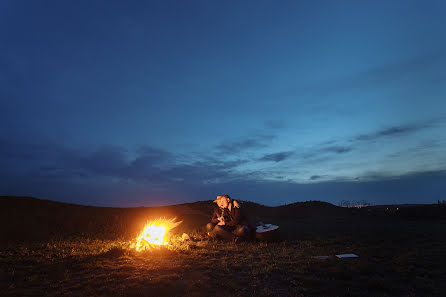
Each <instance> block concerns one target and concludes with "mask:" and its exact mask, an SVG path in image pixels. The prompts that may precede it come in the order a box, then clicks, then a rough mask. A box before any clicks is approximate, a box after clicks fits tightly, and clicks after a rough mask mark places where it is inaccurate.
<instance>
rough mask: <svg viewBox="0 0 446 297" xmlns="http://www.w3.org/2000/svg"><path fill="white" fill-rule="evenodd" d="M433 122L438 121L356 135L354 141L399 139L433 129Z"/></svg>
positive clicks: (436, 120)
mask: <svg viewBox="0 0 446 297" xmlns="http://www.w3.org/2000/svg"><path fill="white" fill-rule="evenodd" d="M435 122H438V119H434V120H429V121H425V122H418V123H410V124H404V125H399V126H392V127H387V128H384V129H380V130H377V131H375V132H371V133H367V134H361V135H358V136H356V137H355V140H359V141H365V140H375V139H379V138H387V137H399V136H404V135H409V134H413V133H416V132H419V131H421V130H425V129H429V128H431V127H433V125H434V123H435Z"/></svg>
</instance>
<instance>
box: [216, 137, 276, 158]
mask: <svg viewBox="0 0 446 297" xmlns="http://www.w3.org/2000/svg"><path fill="white" fill-rule="evenodd" d="M275 137H276V136H274V135H269V134H260V135H255V136H249V137H247V138H245V139H240V140H235V141H226V142H223V143H221V144H220V145H219V146H218V147H217V148H216V149H217V151H218V152H219V153H220V154H236V153H239V152H241V151H244V150H249V149H259V148H265V147H267V146H269V145H270V142H271V140H273V139H274V138H275Z"/></svg>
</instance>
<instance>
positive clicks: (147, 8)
mask: <svg viewBox="0 0 446 297" xmlns="http://www.w3.org/2000/svg"><path fill="white" fill-rule="evenodd" d="M445 15H446V1H443V0H439V1H423V0H420V1H409V0H403V1H357V0H352V1H340V0H337V1H260V0H256V1H212V0H211V1H210V0H206V1H166V0H163V1H140V2H138V1H130V2H126V1H109V0H107V1H59V0H58V1H17V0H10V1H8V0H6V1H5V0H3V1H1V2H0V100H1V101H0V118H1V125H0V195H19V196H33V197H39V198H44V199H51V200H57V201H63V202H72V203H79V204H88V205H102V206H126V207H127V206H150V205H162V204H175V203H183V202H192V201H197V200H210V199H214V198H215V196H217V195H220V194H229V195H231V196H232V197H234V198H236V199H240V200H250V201H255V202H259V203H262V204H266V205H280V204H285V203H292V202H296V201H306V200H323V201H328V202H331V203H335V204H337V203H338V202H339V201H340V200H343V199H347V200H366V201H368V202H371V203H373V204H393V203H436V202H437V200H438V199H440V200H443V199H446V133H445V131H446V70H445V69H446V18H445Z"/></svg>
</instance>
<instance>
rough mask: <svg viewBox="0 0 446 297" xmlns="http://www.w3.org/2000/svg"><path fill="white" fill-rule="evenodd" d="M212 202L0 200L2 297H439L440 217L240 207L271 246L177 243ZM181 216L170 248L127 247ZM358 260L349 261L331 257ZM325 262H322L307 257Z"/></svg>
mask: <svg viewBox="0 0 446 297" xmlns="http://www.w3.org/2000/svg"><path fill="white" fill-rule="evenodd" d="M213 206H214V205H213V203H212V202H211V201H202V202H195V203H187V204H182V205H174V206H168V207H140V208H104V207H89V206H80V205H72V204H65V203H58V202H54V201H48V200H39V199H34V198H23V197H1V198H0V220H1V221H0V232H1V235H2V236H1V241H0V264H1V267H2V269H1V270H0V295H1V296H42V295H46V296H61V295H69V296H185V295H187V296H210V295H212V296H446V285H445V284H446V274H445V271H446V270H445V268H444V267H446V252H445V246H446V237H445V236H444V234H445V233H444V230H446V217H445V213H446V208H444V206H441V205H425V206H410V207H407V208H404V207H403V208H398V209H396V208H394V209H393V208H392V207H390V208H389V207H387V206H386V207H373V208H367V209H347V208H340V207H337V206H334V205H332V204H329V203H324V202H317V201H310V202H299V203H293V204H290V205H285V206H280V207H266V206H262V205H259V204H256V203H252V202H245V203H244V205H243V206H244V207H245V208H246V210H247V212H248V213H249V214H250V216H251V219H252V221H254V222H256V221H263V222H266V223H274V224H278V225H280V228H281V235H282V239H284V241H281V242H277V243H259V242H244V243H241V244H234V243H225V242H219V241H212V240H211V241H207V240H206V241H197V242H190V241H189V242H183V241H182V240H181V236H180V235H181V234H182V233H183V232H188V233H190V234H191V235H195V236H197V235H198V234H199V233H200V232H202V231H203V230H202V228H203V226H204V224H206V223H207V222H208V220H209V218H210V216H211V213H212V208H213ZM158 217H168V218H170V217H177V218H178V219H179V220H183V223H182V224H181V225H180V226H179V227H178V228H177V229H174V230H173V236H172V238H171V242H170V244H169V247H168V248H163V249H154V250H151V251H148V252H142V253H138V252H136V251H135V250H134V249H132V248H131V246H130V241H131V240H132V239H134V238H135V237H136V236H137V235H138V233H139V232H140V231H141V228H142V227H143V226H144V223H145V222H146V221H147V220H148V219H152V218H158ZM339 253H355V254H358V255H359V258H356V259H345V260H340V259H337V258H336V257H335V256H334V255H335V254H339ZM318 255H327V256H329V258H328V259H327V260H317V259H314V258H313V256H318Z"/></svg>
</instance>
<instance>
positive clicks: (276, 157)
mask: <svg viewBox="0 0 446 297" xmlns="http://www.w3.org/2000/svg"><path fill="white" fill-rule="evenodd" d="M293 154H294V152H292V151H288V152H279V153H274V154H266V155H264V156H263V157H261V158H260V159H259V161H271V162H280V161H283V160H285V159H288V158H289V157H291V156H292V155H293Z"/></svg>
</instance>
